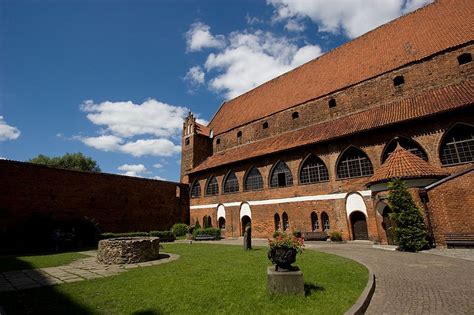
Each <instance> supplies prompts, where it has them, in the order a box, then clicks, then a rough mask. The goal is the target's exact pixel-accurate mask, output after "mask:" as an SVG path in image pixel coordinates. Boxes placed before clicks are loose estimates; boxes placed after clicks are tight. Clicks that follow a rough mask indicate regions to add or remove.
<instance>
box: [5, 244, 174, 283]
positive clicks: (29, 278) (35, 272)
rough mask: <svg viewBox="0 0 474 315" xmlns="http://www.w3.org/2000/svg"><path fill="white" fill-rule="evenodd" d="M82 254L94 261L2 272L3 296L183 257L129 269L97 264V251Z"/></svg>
mask: <svg viewBox="0 0 474 315" xmlns="http://www.w3.org/2000/svg"><path fill="white" fill-rule="evenodd" d="M81 254H85V255H88V256H90V257H87V258H82V259H78V260H76V261H74V262H72V263H70V264H69V265H65V266H58V267H48V268H40V269H31V270H19V271H7V272H1V273H0V292H4V291H15V290H23V289H29V288H36V287H44V286H51V285H55V284H59V283H68V282H76V281H83V280H88V279H96V278H103V277H108V276H114V275H117V274H119V273H121V272H124V271H126V270H127V269H131V268H138V267H147V266H155V265H159V264H163V263H168V262H171V261H174V260H176V259H178V258H179V255H175V254H167V253H161V254H160V256H161V257H160V259H158V260H153V261H147V262H142V263H138V264H129V265H104V264H101V263H98V262H97V260H96V255H97V252H96V251H87V252H81Z"/></svg>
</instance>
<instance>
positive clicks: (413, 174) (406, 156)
mask: <svg viewBox="0 0 474 315" xmlns="http://www.w3.org/2000/svg"><path fill="white" fill-rule="evenodd" d="M447 175H449V173H447V172H445V171H443V170H441V169H440V168H438V167H434V166H432V165H431V164H429V163H428V162H426V161H424V160H423V159H421V158H420V157H418V156H416V155H414V154H413V153H411V152H409V151H407V150H405V149H404V148H402V147H401V146H400V144H398V145H397V148H396V149H395V151H393V153H392V154H391V155H390V156H389V158H388V159H387V161H385V163H384V164H382V166H381V167H380V168H379V169H378V170H377V171H376V172H375V174H374V175H373V176H372V177H371V178H370V179H369V182H368V185H373V184H377V183H383V182H388V181H390V180H392V179H394V178H400V179H412V178H437V177H444V176H447Z"/></svg>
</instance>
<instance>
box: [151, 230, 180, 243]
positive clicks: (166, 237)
mask: <svg viewBox="0 0 474 315" xmlns="http://www.w3.org/2000/svg"><path fill="white" fill-rule="evenodd" d="M150 236H154V237H159V238H160V242H174V240H175V239H176V236H175V235H174V233H173V232H171V231H150Z"/></svg>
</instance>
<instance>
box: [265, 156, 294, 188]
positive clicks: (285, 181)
mask: <svg viewBox="0 0 474 315" xmlns="http://www.w3.org/2000/svg"><path fill="white" fill-rule="evenodd" d="M291 185H293V176H291V171H290V169H289V168H288V165H286V163H285V162H282V161H279V162H278V163H277V164H276V165H275V166H274V167H273V171H272V175H271V177H270V187H286V186H291Z"/></svg>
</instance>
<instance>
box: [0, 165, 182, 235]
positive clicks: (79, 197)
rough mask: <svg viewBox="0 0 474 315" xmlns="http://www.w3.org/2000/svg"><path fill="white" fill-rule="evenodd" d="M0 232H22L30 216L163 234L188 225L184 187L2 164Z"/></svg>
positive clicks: (47, 168)
mask: <svg viewBox="0 0 474 315" xmlns="http://www.w3.org/2000/svg"><path fill="white" fill-rule="evenodd" d="M0 183H1V187H2V188H1V189H0V232H2V233H6V234H9V233H12V232H20V231H21V233H24V231H23V227H24V223H25V221H26V220H28V219H29V218H30V217H31V216H32V214H33V213H36V214H41V215H46V216H52V217H54V218H55V219H57V220H59V221H62V220H65V221H71V220H75V219H80V218H82V217H84V216H87V217H89V218H93V219H95V220H96V221H97V222H98V223H99V227H100V229H101V230H102V231H103V232H131V231H150V230H167V229H169V228H170V227H171V226H172V225H173V224H174V223H177V222H185V223H187V222H189V195H188V185H185V184H178V183H172V182H165V181H158V180H149V179H142V178H135V177H128V176H120V175H113V174H105V173H89V172H79V171H69V170H62V169H53V168H49V167H45V166H39V165H35V164H29V163H21V162H13V161H6V160H0Z"/></svg>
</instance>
